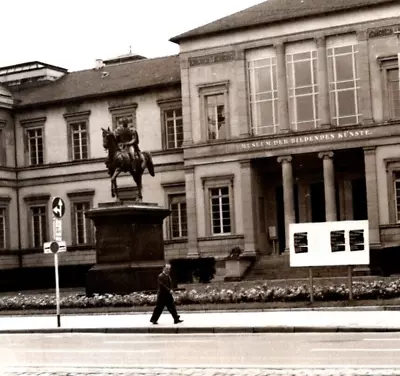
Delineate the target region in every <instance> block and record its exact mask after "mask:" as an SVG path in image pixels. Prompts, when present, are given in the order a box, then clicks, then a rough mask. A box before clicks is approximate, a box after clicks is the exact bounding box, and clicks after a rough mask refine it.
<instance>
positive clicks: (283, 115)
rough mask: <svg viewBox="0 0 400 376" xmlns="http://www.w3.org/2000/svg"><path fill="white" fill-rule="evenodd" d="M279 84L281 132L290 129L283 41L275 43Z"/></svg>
mask: <svg viewBox="0 0 400 376" xmlns="http://www.w3.org/2000/svg"><path fill="white" fill-rule="evenodd" d="M275 51H276V71H277V85H278V115H279V128H280V130H281V132H289V131H290V120H289V104H288V90H287V79H286V55H285V45H284V44H283V43H281V44H277V45H275Z"/></svg>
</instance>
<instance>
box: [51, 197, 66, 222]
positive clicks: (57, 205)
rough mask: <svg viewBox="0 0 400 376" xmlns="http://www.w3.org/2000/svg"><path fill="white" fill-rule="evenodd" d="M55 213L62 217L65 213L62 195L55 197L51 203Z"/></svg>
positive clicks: (57, 216) (55, 215) (56, 215)
mask: <svg viewBox="0 0 400 376" xmlns="http://www.w3.org/2000/svg"><path fill="white" fill-rule="evenodd" d="M51 209H52V211H53V215H54V217H56V218H62V217H63V215H64V213H65V203H64V200H63V199H62V198H61V197H54V198H53V202H52V204H51Z"/></svg>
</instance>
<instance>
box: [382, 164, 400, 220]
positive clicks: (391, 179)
mask: <svg viewBox="0 0 400 376" xmlns="http://www.w3.org/2000/svg"><path fill="white" fill-rule="evenodd" d="M384 162H385V167H386V173H387V175H386V176H387V191H388V205H389V208H388V209H389V210H388V211H389V223H400V159H398V158H387V159H385V160H384Z"/></svg>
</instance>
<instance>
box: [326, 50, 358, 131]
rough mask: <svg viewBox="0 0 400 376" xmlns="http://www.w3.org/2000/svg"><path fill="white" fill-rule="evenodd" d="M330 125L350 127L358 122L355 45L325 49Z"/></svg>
mask: <svg viewBox="0 0 400 376" xmlns="http://www.w3.org/2000/svg"><path fill="white" fill-rule="evenodd" d="M327 54H328V77H329V91H330V97H331V111H332V123H333V124H334V125H350V124H358V123H359V122H360V116H361V114H360V106H359V102H358V92H359V90H360V87H359V77H358V73H357V45H356V44H353V45H347V46H341V47H332V48H328V49H327Z"/></svg>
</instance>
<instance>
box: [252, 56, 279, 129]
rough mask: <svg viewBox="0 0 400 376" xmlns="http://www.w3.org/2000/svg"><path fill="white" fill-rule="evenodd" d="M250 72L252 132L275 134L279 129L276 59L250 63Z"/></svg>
mask: <svg viewBox="0 0 400 376" xmlns="http://www.w3.org/2000/svg"><path fill="white" fill-rule="evenodd" d="M248 72H249V85H250V87H249V92H250V108H251V129H252V132H253V134H254V135H265V134H275V133H276V132H277V130H278V127H279V120H278V88H277V78H276V57H266V58H263V59H257V60H253V61H249V62H248Z"/></svg>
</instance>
